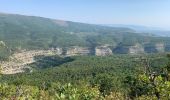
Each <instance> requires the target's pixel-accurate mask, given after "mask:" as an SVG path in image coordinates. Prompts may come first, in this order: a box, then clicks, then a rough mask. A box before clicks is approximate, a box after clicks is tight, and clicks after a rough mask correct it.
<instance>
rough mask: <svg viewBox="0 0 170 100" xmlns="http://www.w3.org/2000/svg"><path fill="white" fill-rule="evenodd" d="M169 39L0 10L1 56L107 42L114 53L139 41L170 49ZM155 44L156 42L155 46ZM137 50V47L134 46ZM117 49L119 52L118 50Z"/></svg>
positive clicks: (145, 46) (147, 47) (148, 48)
mask: <svg viewBox="0 0 170 100" xmlns="http://www.w3.org/2000/svg"><path fill="white" fill-rule="evenodd" d="M169 40H170V39H169V38H168V37H167V38H162V37H152V36H147V35H146V34H143V35H142V33H141V34H139V33H136V32H135V31H134V30H132V29H129V28H118V27H117V28H114V27H105V26H99V25H93V24H84V23H76V22H70V21H62V20H55V19H49V18H42V17H35V16H24V15H16V14H3V13H1V14H0V41H1V42H2V43H4V44H5V48H4V49H1V50H0V51H1V54H0V55H1V58H5V56H6V57H8V55H7V53H3V52H8V54H12V53H14V52H16V51H18V50H23V49H27V50H35V49H49V48H56V47H62V48H65V47H71V46H80V47H90V48H95V47H96V46H103V45H107V46H109V47H110V49H111V50H112V51H113V53H128V50H127V49H129V48H131V46H136V45H137V44H140V45H141V47H142V48H143V49H144V50H143V52H146V53H150V52H151V53H153V52H159V50H158V49H159V44H162V48H161V49H162V51H169V50H170V46H169V43H170V41H169ZM157 44H158V46H157ZM135 50H136V51H138V48H137V49H135ZM118 51H119V52H118Z"/></svg>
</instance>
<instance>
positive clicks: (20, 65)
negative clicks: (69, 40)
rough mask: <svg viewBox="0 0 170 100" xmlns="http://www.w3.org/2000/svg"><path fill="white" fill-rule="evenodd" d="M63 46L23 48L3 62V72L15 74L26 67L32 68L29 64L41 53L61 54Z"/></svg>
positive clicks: (47, 54) (45, 54)
mask: <svg viewBox="0 0 170 100" xmlns="http://www.w3.org/2000/svg"><path fill="white" fill-rule="evenodd" d="M61 50H62V49H61V48H57V49H50V50H31V51H26V50H23V51H21V52H18V53H15V54H13V55H12V56H11V57H10V59H9V61H5V62H1V67H2V73H3V74H15V73H21V72H24V71H25V69H30V67H29V66H27V65H28V64H31V63H33V62H35V60H34V57H35V56H39V55H44V56H49V55H60V54H61V53H62V51H61Z"/></svg>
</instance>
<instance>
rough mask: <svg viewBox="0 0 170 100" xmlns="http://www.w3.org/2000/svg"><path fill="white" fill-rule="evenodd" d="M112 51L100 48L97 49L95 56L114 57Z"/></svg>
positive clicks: (105, 47)
mask: <svg viewBox="0 0 170 100" xmlns="http://www.w3.org/2000/svg"><path fill="white" fill-rule="evenodd" d="M112 54H113V53H112V50H111V49H110V48H109V47H107V46H100V47H96V48H95V55H96V56H108V55H112Z"/></svg>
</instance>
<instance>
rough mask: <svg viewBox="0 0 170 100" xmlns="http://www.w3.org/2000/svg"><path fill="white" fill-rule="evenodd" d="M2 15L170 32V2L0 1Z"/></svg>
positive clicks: (139, 0)
mask: <svg viewBox="0 0 170 100" xmlns="http://www.w3.org/2000/svg"><path fill="white" fill-rule="evenodd" d="M0 12H4V13H16V14H23V15H33V16H42V17H48V18H54V19H62V20H70V21H76V22H85V23H94V24H132V25H145V26H152V27H163V28H170V0H0Z"/></svg>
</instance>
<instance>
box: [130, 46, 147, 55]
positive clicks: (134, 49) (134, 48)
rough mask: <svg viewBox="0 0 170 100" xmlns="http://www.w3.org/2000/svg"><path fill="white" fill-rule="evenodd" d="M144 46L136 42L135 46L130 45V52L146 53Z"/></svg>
mask: <svg viewBox="0 0 170 100" xmlns="http://www.w3.org/2000/svg"><path fill="white" fill-rule="evenodd" d="M144 52H145V51H144V48H143V46H142V45H140V44H136V45H134V46H131V47H129V53H130V54H141V53H144Z"/></svg>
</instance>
